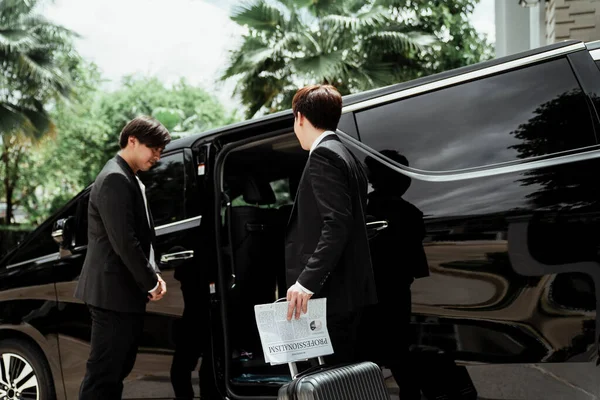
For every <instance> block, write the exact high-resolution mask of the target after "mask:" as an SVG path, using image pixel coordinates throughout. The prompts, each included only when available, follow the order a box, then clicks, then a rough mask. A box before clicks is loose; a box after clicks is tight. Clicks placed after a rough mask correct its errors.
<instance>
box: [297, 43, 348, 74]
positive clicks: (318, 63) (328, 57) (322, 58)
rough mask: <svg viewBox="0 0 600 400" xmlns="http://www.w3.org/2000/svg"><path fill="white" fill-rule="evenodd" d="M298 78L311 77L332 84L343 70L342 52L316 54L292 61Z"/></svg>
mask: <svg viewBox="0 0 600 400" xmlns="http://www.w3.org/2000/svg"><path fill="white" fill-rule="evenodd" d="M292 65H293V67H294V69H295V71H296V73H297V75H298V76H312V77H314V78H316V79H318V80H319V81H328V82H333V81H335V80H337V78H338V77H339V76H340V75H341V74H342V73H343V71H344V68H345V63H344V55H343V51H342V50H339V51H335V52H331V53H326V54H318V55H315V56H312V57H305V58H298V59H295V60H293V61H292Z"/></svg>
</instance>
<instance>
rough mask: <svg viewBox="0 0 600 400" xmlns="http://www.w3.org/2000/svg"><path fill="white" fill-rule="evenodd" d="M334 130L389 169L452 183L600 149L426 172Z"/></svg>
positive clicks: (599, 154) (582, 157)
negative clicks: (408, 165)
mask: <svg viewBox="0 0 600 400" xmlns="http://www.w3.org/2000/svg"><path fill="white" fill-rule="evenodd" d="M336 133H337V134H338V135H339V136H340V138H341V139H342V140H344V141H346V142H348V143H349V144H350V145H351V146H352V147H354V148H356V149H357V150H360V151H361V152H362V153H364V154H365V155H368V156H370V157H373V158H375V159H376V160H377V161H379V162H380V163H382V164H383V165H385V166H387V167H389V168H391V169H392V170H394V171H396V172H398V173H401V174H404V175H406V176H409V177H411V178H414V179H418V180H421V181H427V182H452V181H461V180H467V179H475V178H485V177H488V176H495V175H502V174H510V173H515V172H522V171H527V170H531V169H539V168H546V167H553V166H556V165H562V164H568V163H573V162H579V161H586V160H593V159H596V158H600V148H595V149H593V150H588V151H582V152H579V153H574V154H567V155H560V154H557V155H555V156H552V155H550V156H549V157H548V156H544V158H542V159H539V158H538V159H535V158H533V159H531V160H530V161H525V162H519V163H517V164H515V163H514V162H513V161H510V162H508V163H502V164H496V165H489V166H484V167H476V168H471V169H464V170H453V171H444V172H430V171H423V170H419V169H416V168H408V167H405V166H404V165H402V164H399V163H397V162H396V161H394V160H392V159H390V158H388V157H386V156H383V155H381V154H380V153H379V152H378V151H377V150H375V149H373V148H371V147H369V146H367V145H365V144H364V143H362V142H360V141H358V140H356V139H355V138H354V137H352V136H350V135H348V134H347V133H345V132H343V131H341V130H339V129H337V130H336ZM596 147H597V146H596ZM519 161H520V160H519Z"/></svg>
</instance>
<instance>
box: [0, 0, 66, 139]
mask: <svg viewBox="0 0 600 400" xmlns="http://www.w3.org/2000/svg"><path fill="white" fill-rule="evenodd" d="M42 3H43V1H39V0H28V1H23V0H0V133H2V134H7V133H14V134H26V135H29V136H32V137H34V138H39V137H41V136H42V135H44V134H46V133H47V132H48V131H52V128H53V126H52V122H51V120H50V118H49V116H48V113H47V111H46V110H47V108H48V106H49V105H51V104H53V102H54V101H55V100H57V99H61V98H64V97H68V96H69V95H70V94H71V91H72V84H71V77H70V75H69V74H68V71H63V70H61V66H62V62H63V61H64V59H65V58H69V57H72V58H76V57H77V56H76V55H75V54H74V53H73V50H72V43H71V39H72V37H73V36H74V33H73V32H70V31H69V30H67V29H65V28H63V27H61V26H59V25H56V24H54V23H52V22H49V21H48V20H46V19H45V18H44V17H42V16H41V15H39V14H38V13H37V10H38V6H39V5H41V4H42Z"/></svg>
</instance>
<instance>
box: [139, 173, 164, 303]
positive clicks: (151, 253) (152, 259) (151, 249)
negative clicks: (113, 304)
mask: <svg viewBox="0 0 600 400" xmlns="http://www.w3.org/2000/svg"><path fill="white" fill-rule="evenodd" d="M135 179H137V181H138V183H139V185H140V190H141V191H142V197H143V198H144V206H145V207H146V218H147V219H148V226H149V227H150V228H152V226H151V225H150V214H149V213H148V202H147V201H146V186H144V184H143V183H142V181H141V180H140V178H138V176H137V175H136V176H135ZM148 258H149V259H150V260H149V261H150V265H152V268H154V272H156V261H155V260H154V248H153V247H152V243H150V256H149V257H148ZM158 285H160V282H157V283H156V286H154V289H152V290H148V292H153V291H155V290H156V288H157V287H158Z"/></svg>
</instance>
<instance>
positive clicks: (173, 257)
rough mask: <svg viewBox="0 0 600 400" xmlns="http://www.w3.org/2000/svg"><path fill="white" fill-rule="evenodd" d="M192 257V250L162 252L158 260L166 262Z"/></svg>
mask: <svg viewBox="0 0 600 400" xmlns="http://www.w3.org/2000/svg"><path fill="white" fill-rule="evenodd" d="M192 257H194V250H186V251H179V252H177V253H170V254H163V255H162V256H161V257H160V261H161V262H163V263H168V262H170V261H177V260H187V259H188V258H192Z"/></svg>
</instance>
